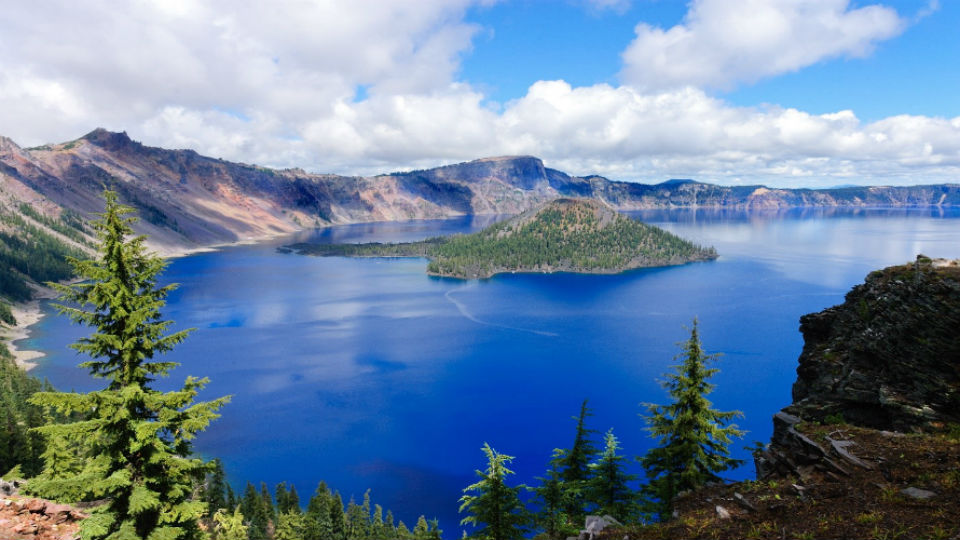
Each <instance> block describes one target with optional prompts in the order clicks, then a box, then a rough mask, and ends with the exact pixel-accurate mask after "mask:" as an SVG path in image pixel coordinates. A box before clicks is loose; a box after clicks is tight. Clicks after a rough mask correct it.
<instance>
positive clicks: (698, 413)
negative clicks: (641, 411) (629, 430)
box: [640, 319, 744, 517]
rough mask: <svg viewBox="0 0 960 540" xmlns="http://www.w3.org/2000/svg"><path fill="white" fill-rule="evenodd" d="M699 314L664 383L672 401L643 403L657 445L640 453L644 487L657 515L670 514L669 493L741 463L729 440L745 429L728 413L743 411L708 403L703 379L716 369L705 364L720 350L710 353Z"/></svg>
mask: <svg viewBox="0 0 960 540" xmlns="http://www.w3.org/2000/svg"><path fill="white" fill-rule="evenodd" d="M697 325H698V323H697V320H696V319H694V320H693V329H692V330H691V331H690V339H688V340H687V341H686V342H684V343H683V344H682V345H683V350H684V352H683V353H681V354H679V355H677V359H682V360H683V362H682V363H681V364H679V365H676V366H673V367H674V369H675V371H676V372H675V373H669V374H667V375H666V376H667V380H666V382H664V384H663V386H664V388H666V389H667V391H668V392H669V394H670V397H671V398H673V403H671V404H669V405H655V404H647V405H646V407H647V411H648V414H647V415H645V417H646V420H647V422H648V423H649V424H650V427H649V428H647V429H648V430H649V431H650V434H651V436H652V437H653V438H655V439H658V441H659V446H657V447H656V448H653V449H651V450H650V451H649V452H647V454H646V455H644V456H643V457H641V458H640V462H641V464H642V465H643V467H644V468H645V469H646V473H647V477H648V479H649V483H648V486H647V491H648V493H649V494H650V495H652V496H654V497H656V499H657V500H658V501H659V507H658V511H659V512H660V515H661V517H662V516H666V515H669V512H670V505H671V503H672V501H673V498H674V497H675V496H676V495H677V494H679V493H680V492H682V491H686V490H691V489H697V488H699V487H701V486H703V485H704V484H706V483H707V482H710V481H716V480H719V479H720V477H719V476H717V473H720V472H722V471H725V470H727V469H729V468H731V467H735V466H737V465H739V464H740V463H742V462H741V461H740V460H737V459H732V458H731V457H729V456H730V452H729V448H728V446H729V444H730V442H731V438H732V437H742V436H743V433H744V432H743V431H741V430H739V429H737V426H736V424H730V425H726V424H728V423H729V422H730V421H731V420H732V419H734V418H736V417H739V416H743V414H742V413H741V412H740V411H729V412H721V411H717V410H715V409H712V408H711V407H712V405H713V404H712V403H710V401H708V400H707V398H706V396H707V395H708V394H709V393H710V392H711V391H712V390H713V385H712V384H710V383H708V382H707V380H708V379H709V378H710V377H712V376H713V375H714V374H716V373H717V371H719V370H718V369H716V368H707V367H706V364H707V362H709V361H712V360H714V359H716V358H717V357H718V356H719V355H716V354H712V355H708V354H706V353H705V352H704V351H703V347H702V346H701V344H700V335H699V332H698V328H697Z"/></svg>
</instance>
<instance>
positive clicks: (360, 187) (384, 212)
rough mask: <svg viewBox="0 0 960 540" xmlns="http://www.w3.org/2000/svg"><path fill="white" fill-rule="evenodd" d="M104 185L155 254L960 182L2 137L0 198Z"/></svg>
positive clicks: (811, 201) (85, 204) (936, 194)
mask: <svg viewBox="0 0 960 540" xmlns="http://www.w3.org/2000/svg"><path fill="white" fill-rule="evenodd" d="M104 187H109V188H111V189H114V190H116V191H118V192H119V194H120V197H121V199H122V200H123V201H124V202H126V203H127V204H130V205H132V206H135V207H136V208H137V209H138V210H139V212H140V215H141V216H142V217H143V218H144V219H143V221H142V222H141V223H140V224H139V225H138V226H139V230H140V232H143V233H146V234H148V235H149V237H150V242H151V246H152V247H153V248H154V249H157V250H159V251H161V252H162V253H176V252H183V251H185V250H190V249H195V248H198V247H202V246H208V245H212V244H216V243H223V242H234V241H237V240H245V239H256V238H263V237H266V236H271V235H276V234H281V233H286V232H292V231H296V230H299V229H302V228H305V227H312V226H317V225H329V224H337V223H352V222H362V221H390V220H403V219H416V218H440V217H449V216H456V215H463V214H482V213H497V214H515V213H520V212H522V211H525V210H528V209H530V208H533V207H535V206H537V205H540V204H542V203H544V202H546V201H549V200H552V199H555V198H558V197H563V196H568V197H589V198H595V199H599V200H602V201H604V202H605V203H607V204H608V205H610V206H612V207H614V208H616V209H618V210H631V209H644V208H668V207H678V206H684V207H692V206H697V207H737V208H784V207H793V206H871V205H884V206H904V205H960V185H956V184H950V185H937V186H914V187H867V188H845V189H833V190H787V189H768V188H765V187H763V186H741V187H725V186H714V185H710V184H704V183H700V182H694V181H691V180H672V181H667V182H664V183H661V184H656V185H647V184H638V183H631V182H617V181H612V180H608V179H606V178H603V177H600V176H587V177H576V176H570V175H568V174H566V173H563V172H561V171H557V170H554V169H550V168H548V167H545V166H544V164H543V162H542V161H541V160H539V159H537V158H535V157H531V156H507V157H496V158H486V159H479V160H475V161H471V162H467V163H460V164H455V165H447V166H443V167H438V168H434V169H429V170H421V171H411V172H402V173H392V174H383V175H377V176H373V177H348V176H339V175H332V174H311V173H306V172H304V171H303V170H300V169H285V170H276V169H269V168H265V167H259V166H256V165H248V164H243V163H231V162H227V161H223V160H220V159H215V158H212V157H206V156H201V155H200V154H198V153H196V152H194V151H192V150H168V149H163V148H154V147H149V146H145V145H143V144H140V143H138V142H136V141H133V140H131V139H130V137H128V136H127V135H126V133H113V132H109V131H106V130H103V129H97V130H94V131H93V132H91V133H89V134H87V135H85V136H83V137H81V138H79V139H76V140H74V141H70V142H66V143H61V144H54V145H46V146H41V147H37V148H29V149H25V148H21V147H19V146H17V144H16V143H14V142H13V141H11V140H10V139H7V138H4V137H0V206H2V207H5V208H7V209H8V210H9V211H13V212H16V211H17V208H18V206H19V204H20V203H23V202H26V203H27V204H30V205H32V206H33V207H34V208H35V209H36V210H37V211H38V212H41V213H43V214H45V215H48V216H54V217H56V216H59V214H60V213H61V212H62V211H63V210H70V211H73V212H76V213H79V214H81V215H86V214H89V213H90V212H95V211H98V210H99V209H100V207H101V201H100V192H101V191H102V189H103V188H104Z"/></svg>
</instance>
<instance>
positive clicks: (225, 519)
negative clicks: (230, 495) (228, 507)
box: [213, 507, 248, 540]
mask: <svg viewBox="0 0 960 540" xmlns="http://www.w3.org/2000/svg"><path fill="white" fill-rule="evenodd" d="M213 522H214V526H213V531H214V536H213V537H214V539H215V540H247V534H248V533H247V526H246V525H244V523H243V514H241V513H240V507H236V508H234V510H233V513H232V514H230V513H227V512H225V511H224V509H223V508H221V509H219V510H217V512H216V513H215V514H213Z"/></svg>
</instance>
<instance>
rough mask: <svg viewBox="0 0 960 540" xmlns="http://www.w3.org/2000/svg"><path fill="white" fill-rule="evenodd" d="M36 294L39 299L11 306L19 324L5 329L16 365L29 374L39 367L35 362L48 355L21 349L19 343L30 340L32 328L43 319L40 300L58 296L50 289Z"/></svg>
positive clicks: (4, 332)
mask: <svg viewBox="0 0 960 540" xmlns="http://www.w3.org/2000/svg"><path fill="white" fill-rule="evenodd" d="M36 293H37V297H36V298H34V299H33V300H29V301H27V302H22V303H19V304H11V306H10V311H11V312H12V313H13V316H14V318H16V319H17V324H16V325H14V326H11V327H7V328H4V329H3V337H4V338H5V340H6V342H7V348H8V349H9V350H10V353H11V354H12V355H13V361H14V363H15V364H16V365H17V366H18V367H20V369H22V370H24V371H27V372H29V371H30V370H31V369H33V368H35V367H37V363H36V362H35V360H39V359H40V358H43V357H44V356H46V353H44V352H43V351H35V350H32V349H25V348H21V347H20V346H19V345H18V343H19V342H20V341H22V340H25V339H27V338H29V337H30V333H31V332H30V328H31V327H32V326H33V325H35V324H37V323H38V322H40V320H41V319H43V317H44V313H43V311H41V310H40V300H47V299H50V298H53V297H55V296H56V295H55V294H54V292H53V291H52V290H50V289H40V290H37V291H36Z"/></svg>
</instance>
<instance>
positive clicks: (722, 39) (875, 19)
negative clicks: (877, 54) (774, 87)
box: [621, 0, 906, 89]
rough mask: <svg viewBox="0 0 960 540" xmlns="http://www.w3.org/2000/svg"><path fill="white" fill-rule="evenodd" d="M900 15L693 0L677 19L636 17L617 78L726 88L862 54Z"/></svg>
mask: <svg viewBox="0 0 960 540" xmlns="http://www.w3.org/2000/svg"><path fill="white" fill-rule="evenodd" d="M905 27H906V22H905V20H904V19H902V18H901V17H900V16H899V15H898V14H897V12H896V11H895V10H893V9H891V8H888V7H884V6H880V5H868V6H863V7H859V8H852V7H851V6H850V2H849V0H739V1H736V2H730V1H729V0H694V1H693V2H692V3H691V6H690V10H689V11H688V12H687V15H686V16H685V17H684V20H683V22H682V23H681V24H678V25H676V26H674V27H672V28H669V29H667V30H664V29H662V28H658V27H653V26H650V25H648V24H646V23H640V24H638V25H637V27H636V29H635V31H636V34H637V36H636V39H634V41H633V42H632V43H631V44H630V46H629V47H627V49H626V50H625V51H624V52H623V62H624V66H623V71H622V72H621V78H622V80H623V81H624V82H625V83H627V84H630V85H632V86H636V87H639V88H646V89H658V88H671V87H678V86H684V85H694V86H697V87H712V88H720V89H729V88H731V87H733V86H734V85H736V84H737V83H750V82H755V81H757V80H759V79H762V78H764V77H770V76H773V75H779V74H783V73H788V72H792V71H797V70H799V69H801V68H804V67H807V66H810V65H812V64H815V63H817V62H820V61H821V60H825V59H829V58H835V57H852V58H857V57H863V56H866V55H868V54H869V53H870V52H871V51H872V50H873V49H874V47H875V46H876V44H877V43H878V42H880V41H883V40H886V39H890V38H892V37H894V36H896V35H898V34H900V33H901V32H902V31H903V30H904V28H905Z"/></svg>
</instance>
